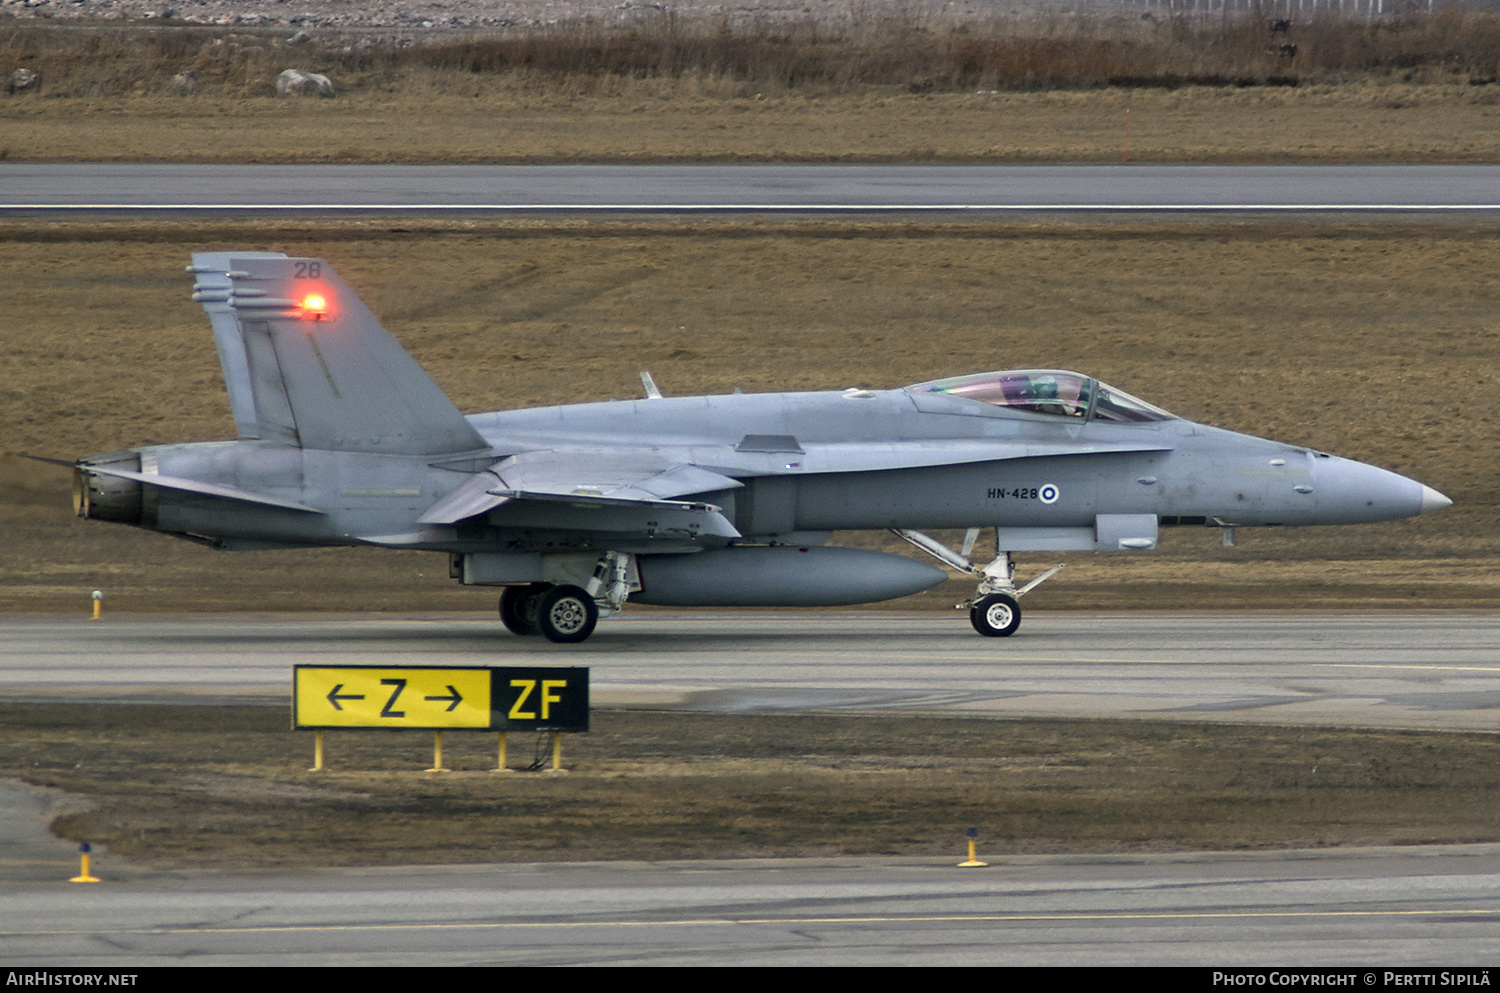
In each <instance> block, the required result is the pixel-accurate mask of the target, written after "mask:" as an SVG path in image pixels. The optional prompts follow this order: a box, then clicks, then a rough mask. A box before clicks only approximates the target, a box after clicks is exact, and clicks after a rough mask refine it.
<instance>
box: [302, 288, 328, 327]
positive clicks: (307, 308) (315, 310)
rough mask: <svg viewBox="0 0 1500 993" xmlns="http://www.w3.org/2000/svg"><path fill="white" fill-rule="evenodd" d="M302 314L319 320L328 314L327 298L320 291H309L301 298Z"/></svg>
mask: <svg viewBox="0 0 1500 993" xmlns="http://www.w3.org/2000/svg"><path fill="white" fill-rule="evenodd" d="M301 306H302V316H304V317H311V318H312V319H313V320H315V321H321V320H323V318H325V317H327V316H328V300H327V298H325V297H324V296H323V294H321V293H309V294H308V295H307V296H305V297H303V298H302V304H301Z"/></svg>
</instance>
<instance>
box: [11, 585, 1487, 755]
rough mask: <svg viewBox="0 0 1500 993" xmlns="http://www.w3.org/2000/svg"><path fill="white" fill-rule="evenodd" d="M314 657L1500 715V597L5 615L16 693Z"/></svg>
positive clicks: (909, 693) (1172, 703)
mask: <svg viewBox="0 0 1500 993" xmlns="http://www.w3.org/2000/svg"><path fill="white" fill-rule="evenodd" d="M296 663H316V664H324V665H331V664H359V663H364V664H374V665H400V664H419V665H479V666H487V665H539V664H542V665H545V664H555V665H585V666H589V667H590V668H591V670H592V688H593V698H594V702H595V704H596V705H599V706H611V705H614V706H620V705H625V706H629V705H643V706H653V707H680V708H685V709H692V710H702V711H724V712H736V711H775V710H807V709H819V710H867V711H868V710H900V711H932V712H948V713H954V712H961V713H986V714H1001V715H1053V716H1076V717H1083V716H1108V717H1139V718H1155V719H1179V720H1229V721H1267V722H1274V723H1309V724H1319V725H1358V726H1370V727H1414V728H1446V729H1474V730H1487V731H1493V730H1500V615H1488V614H1461V613H1450V612H1437V611H1434V612H1428V613H1353V614H1311V613H1308V614H1303V613H1280V614H1273V613H1223V614H1183V615H1169V614H1118V615H1100V614H1060V613H1033V614H1031V615H1029V616H1028V617H1027V618H1026V621H1025V623H1024V624H1023V626H1022V628H1021V630H1020V631H1019V632H1018V633H1017V634H1016V635H1014V636H1013V637H1010V638H1004V639H988V638H981V637H980V636H979V635H977V634H975V633H974V631H973V630H972V629H971V628H970V626H969V624H968V620H967V618H966V617H965V616H964V615H962V614H960V613H959V612H956V611H955V612H953V613H951V614H944V613H940V614H935V615H917V616H890V615H880V614H861V613H855V612H849V613H842V614H830V613H805V614H739V615H733V614H717V615H715V614H668V613H646V612H639V613H631V612H628V611H627V612H626V613H625V614H623V615H621V616H619V617H616V618H611V619H607V620H605V621H604V622H602V623H601V624H600V625H599V629H598V631H597V632H596V633H595V635H594V636H593V637H592V638H591V639H590V640H589V641H587V642H585V643H584V644H582V645H574V646H568V645H554V644H551V643H550V642H547V641H544V640H542V639H540V638H519V637H516V636H514V635H511V634H508V633H507V632H505V631H504V630H503V629H502V628H501V627H500V626H499V623H498V621H496V620H493V619H491V618H489V617H486V616H483V615H479V616H474V615H449V616H436V617H392V616H386V615H377V614H368V615H354V616H349V615H344V616H336V617H328V616H294V617H286V616H241V615H236V616H223V617H191V618H183V617H173V618H124V617H115V618H111V617H109V616H108V615H106V617H105V619H104V620H101V621H98V622H95V621H90V620H88V619H86V616H85V617H80V618H79V619H77V620H72V619H68V620H59V619H15V618H10V619H6V620H3V621H0V698H3V699H9V700H16V699H74V698H91V699H144V700H153V699H178V700H182V699H189V698H193V697H211V698H223V697H230V698H235V697H238V698H250V699H260V700H266V701H278V702H280V701H285V700H286V699H287V693H288V692H289V691H288V686H289V683H290V674H291V667H292V665H294V664H296Z"/></svg>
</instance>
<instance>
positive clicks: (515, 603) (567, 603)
mask: <svg viewBox="0 0 1500 993" xmlns="http://www.w3.org/2000/svg"><path fill="white" fill-rule="evenodd" d="M631 568H632V563H631V559H630V556H628V555H622V554H620V553H618V552H605V553H604V554H603V555H601V556H600V557H599V560H598V562H597V563H595V566H594V574H593V576H592V577H590V578H589V580H588V581H587V584H586V585H585V586H575V585H573V584H570V583H560V584H557V585H553V584H551V583H530V584H528V585H526V586H507V587H506V588H505V590H504V591H503V592H502V593H501V594H500V623H501V624H504V625H505V627H506V629H507V630H508V631H510V632H511V633H512V634H519V635H536V634H539V635H541V636H542V637H543V638H546V639H547V640H548V641H554V642H557V643H558V644H563V645H571V644H576V643H578V642H580V641H583V640H584V639H586V638H587V637H588V636H589V635H591V634H593V633H594V626H595V625H596V624H598V623H599V617H600V616H601V614H600V611H601V608H602V610H603V613H604V614H605V615H608V614H613V613H615V612H616V611H618V610H620V609H621V608H622V607H624V606H625V600H626V598H627V597H628V596H629V595H630V590H631V582H632V579H631V577H632V573H631ZM583 575H587V572H585V573H583ZM637 588H638V586H637Z"/></svg>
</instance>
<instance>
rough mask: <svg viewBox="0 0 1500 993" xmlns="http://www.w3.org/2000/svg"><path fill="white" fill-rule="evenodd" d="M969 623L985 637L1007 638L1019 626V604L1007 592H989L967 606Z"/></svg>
mask: <svg viewBox="0 0 1500 993" xmlns="http://www.w3.org/2000/svg"><path fill="white" fill-rule="evenodd" d="M969 623H970V624H973V625H974V630H975V631H978V632H979V633H980V634H982V635H984V636H985V637H986V638H1009V637H1010V636H1011V635H1013V634H1015V633H1016V628H1018V627H1020V626H1021V605H1020V604H1019V603H1017V602H1016V598H1015V597H1013V596H1011V595H1010V594H1009V593H991V594H990V595H989V596H987V597H985V598H984V599H982V600H980V601H979V602H978V603H976V604H975V605H974V606H972V607H970V608H969Z"/></svg>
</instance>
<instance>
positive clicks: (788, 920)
mask: <svg viewBox="0 0 1500 993" xmlns="http://www.w3.org/2000/svg"><path fill="white" fill-rule="evenodd" d="M1437 915H1441V916H1443V917H1445V918H1448V917H1474V918H1500V908H1488V909H1463V908H1454V909H1444V908H1429V909H1424V910H1244V911H1236V910H1223V911H1180V912H1179V911H1157V912H1150V913H1096V914H932V915H923V914H910V915H907V914H890V915H875V916H848V917H704V918H686V919H675V920H658V921H628V920H614V921H496V922H490V923H480V922H473V921H468V922H459V923H453V924H274V925H267V926H264V927H173V928H117V929H97V928H96V929H92V930H90V929H78V930H67V931H0V936H4V937H12V938H34V937H66V936H69V935H93V936H110V935H170V934H277V933H285V932H331V931H497V930H510V929H517V930H519V929H522V928H587V927H605V928H639V927H721V926H724V925H745V924H773V925H787V924H800V925H806V924H985V923H1000V924H1014V923H1041V924H1055V923H1060V922H1068V921H1197V920H1246V919H1262V920H1264V919H1287V918H1293V917H1301V918H1317V919H1323V920H1327V919H1334V918H1340V917H1346V918H1372V917H1432V916H1437Z"/></svg>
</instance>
